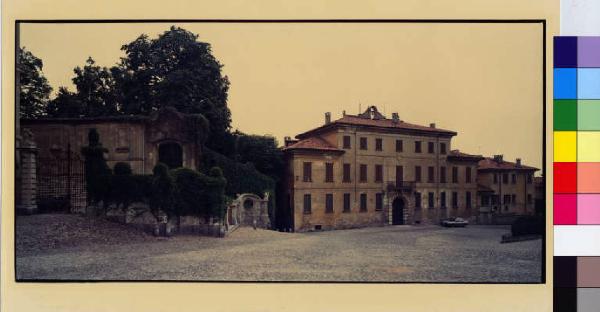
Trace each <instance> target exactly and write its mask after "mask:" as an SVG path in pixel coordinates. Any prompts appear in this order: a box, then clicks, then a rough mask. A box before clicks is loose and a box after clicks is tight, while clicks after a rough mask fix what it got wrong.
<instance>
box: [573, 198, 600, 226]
mask: <svg viewBox="0 0 600 312" xmlns="http://www.w3.org/2000/svg"><path fill="white" fill-rule="evenodd" d="M577 224H600V194H579V195H577Z"/></svg>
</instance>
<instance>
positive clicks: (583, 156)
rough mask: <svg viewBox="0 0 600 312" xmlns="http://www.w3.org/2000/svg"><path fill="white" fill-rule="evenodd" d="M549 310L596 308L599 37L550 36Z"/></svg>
mask: <svg viewBox="0 0 600 312" xmlns="http://www.w3.org/2000/svg"><path fill="white" fill-rule="evenodd" d="M553 105H554V107H553V110H554V168H553V170H554V171H553V173H554V176H553V177H554V179H553V180H554V198H553V199H554V270H553V271H554V311H556V312H563V311H569V312H574V311H580V312H587V311H590V312H591V311H600V37H555V38H554V102H553Z"/></svg>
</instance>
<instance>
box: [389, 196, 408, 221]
mask: <svg viewBox="0 0 600 312" xmlns="http://www.w3.org/2000/svg"><path fill="white" fill-rule="evenodd" d="M405 208H406V204H405V202H404V200H403V199H402V198H401V197H396V199H394V201H393V202H392V224H393V225H399V224H404V209H405Z"/></svg>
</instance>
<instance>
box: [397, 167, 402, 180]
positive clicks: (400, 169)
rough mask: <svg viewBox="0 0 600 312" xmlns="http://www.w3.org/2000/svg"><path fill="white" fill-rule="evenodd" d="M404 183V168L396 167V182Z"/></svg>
mask: <svg viewBox="0 0 600 312" xmlns="http://www.w3.org/2000/svg"><path fill="white" fill-rule="evenodd" d="M402 181H404V167H403V166H396V182H402Z"/></svg>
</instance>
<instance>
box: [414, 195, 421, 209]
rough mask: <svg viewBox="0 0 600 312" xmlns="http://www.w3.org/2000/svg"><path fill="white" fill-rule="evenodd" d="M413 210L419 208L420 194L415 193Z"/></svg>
mask: <svg viewBox="0 0 600 312" xmlns="http://www.w3.org/2000/svg"><path fill="white" fill-rule="evenodd" d="M415 208H421V193H418V192H417V193H415Z"/></svg>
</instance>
